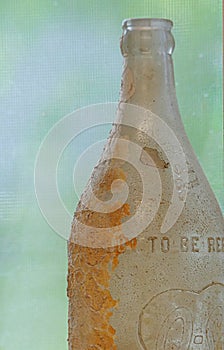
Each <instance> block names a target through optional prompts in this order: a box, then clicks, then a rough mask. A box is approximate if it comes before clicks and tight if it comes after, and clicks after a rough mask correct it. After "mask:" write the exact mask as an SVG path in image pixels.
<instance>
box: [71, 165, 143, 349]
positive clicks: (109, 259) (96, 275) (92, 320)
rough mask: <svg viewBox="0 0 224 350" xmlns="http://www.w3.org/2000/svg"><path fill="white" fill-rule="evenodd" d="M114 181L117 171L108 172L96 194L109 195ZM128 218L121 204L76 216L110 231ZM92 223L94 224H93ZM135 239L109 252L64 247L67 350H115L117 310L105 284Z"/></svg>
mask: <svg viewBox="0 0 224 350" xmlns="http://www.w3.org/2000/svg"><path fill="white" fill-rule="evenodd" d="M115 179H122V180H125V179H126V176H125V174H124V172H123V170H122V169H121V168H111V169H109V170H108V171H107V172H106V174H105V176H104V177H103V179H102V180H101V181H100V183H99V184H98V189H97V191H96V193H98V194H102V192H107V191H110V188H111V184H112V182H113V181H114V180H115ZM128 215H130V207H129V204H128V203H125V204H124V205H123V206H122V207H121V208H120V209H118V210H116V211H114V212H111V213H108V214H106V215H105V214H103V215H101V214H100V213H93V212H90V211H88V210H82V211H79V212H77V213H76V217H77V216H78V218H79V220H81V221H82V222H83V223H85V224H86V225H90V224H91V225H92V221H94V225H95V226H96V227H112V226H116V225H121V224H122V219H123V218H124V217H126V216H128ZM93 219H94V220H93ZM136 244H137V240H136V238H135V239H133V240H131V241H129V242H127V243H126V244H122V245H118V246H116V247H110V248H106V249H104V248H89V247H84V246H80V245H77V244H75V243H73V242H71V241H69V243H68V254H69V267H68V297H69V338H68V341H69V350H115V349H117V346H116V344H115V337H116V332H115V329H114V328H113V327H112V326H111V324H110V317H111V316H112V311H113V308H115V307H118V301H117V300H114V299H113V297H112V295H111V293H110V290H109V283H110V278H111V273H112V272H113V271H114V269H116V266H117V265H118V264H119V255H120V254H123V253H124V252H125V251H126V249H127V248H129V249H134V248H135V247H136Z"/></svg>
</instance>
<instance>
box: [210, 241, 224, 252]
mask: <svg viewBox="0 0 224 350" xmlns="http://www.w3.org/2000/svg"><path fill="white" fill-rule="evenodd" d="M208 252H209V253H212V252H215V253H221V252H224V237H208Z"/></svg>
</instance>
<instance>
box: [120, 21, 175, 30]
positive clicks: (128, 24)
mask: <svg viewBox="0 0 224 350" xmlns="http://www.w3.org/2000/svg"><path fill="white" fill-rule="evenodd" d="M172 27H173V22H172V21H171V20H169V19H165V18H129V19H125V20H124V21H123V22H122V29H123V30H146V29H148V30H149V29H163V30H167V31H170V30H171V29H172Z"/></svg>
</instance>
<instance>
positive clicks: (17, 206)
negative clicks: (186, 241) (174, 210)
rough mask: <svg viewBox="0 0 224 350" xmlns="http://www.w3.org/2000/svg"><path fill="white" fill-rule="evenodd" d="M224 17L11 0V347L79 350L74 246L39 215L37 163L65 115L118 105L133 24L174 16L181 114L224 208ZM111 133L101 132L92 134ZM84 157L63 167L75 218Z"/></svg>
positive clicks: (7, 160) (216, 7)
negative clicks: (70, 336)
mask: <svg viewBox="0 0 224 350" xmlns="http://www.w3.org/2000/svg"><path fill="white" fill-rule="evenodd" d="M221 10H222V9H221V1H220V0H189V1H187V0H185V1H184V0H173V1H172V0H155V1H154V0H151V1H131V0H130V1H128V0H126V1H120V0H119V1H118V0H114V1H111V0H110V1H109V0H108V1H93V0H91V1H87V0H82V1H74V0H73V1H72V0H67V1H66V0H61V1H60V0H58V1H50V0H39V1H32V0H17V1H13V0H8V1H3V0H1V1H0V67H1V71H0V100H1V103H0V110H1V114H0V116H1V140H0V147H1V158H0V162H1V179H0V184H1V187H0V219H1V234H0V262H1V264H0V310H1V318H0V350H15V349H18V350H20V349H23V350H25V349H29V350H39V349H41V350H57V349H58V350H59V349H60V350H62V349H66V348H67V343H66V338H67V298H66V273H67V271H66V269H67V267H66V264H67V258H66V241H65V240H63V239H62V238H60V237H59V236H58V235H57V234H55V233H54V232H53V230H52V229H51V228H50V227H49V225H48V224H47V222H46V221H45V220H44V218H43V217H42V215H41V213H40V210H39V208H38V204H37V201H36V197H35V190H34V185H33V183H34V181H33V173H34V163H35V157H36V154H37V151H38V148H39V145H40V143H41V140H42V139H43V138H44V136H45V135H46V134H47V132H48V131H49V129H50V128H51V127H52V126H53V125H54V124H55V123H56V122H57V121H58V120H60V119H61V118H62V117H63V116H64V115H66V114H67V113H69V112H71V111H73V110H76V109H77V108H80V107H83V106H86V105H90V104H93V103H101V102H110V101H117V100H118V97H119V89H120V78H121V71H122V57H121V54H120V50H119V38H120V36H121V22H122V20H123V19H124V18H128V17H165V18H170V19H172V20H173V22H174V29H173V34H174V36H175V41H176V48H175V51H174V54H173V58H174V64H175V77H176V86H177V95H178V101H179V105H180V111H181V115H182V118H183V121H184V124H185V126H186V130H187V133H188V135H189V138H190V141H191V143H192V145H193V147H194V149H195V151H196V153H197V155H198V157H199V160H200V162H201V165H202V166H203V168H204V171H205V173H206V175H207V177H208V179H209V181H210V183H211V185H212V188H213V189H214V191H215V194H216V196H217V198H218V200H219V202H220V204H221V205H222V208H224V206H223V183H222V156H223V143H222V142H223V141H222V134H223V124H222V123H223V120H222V45H221V43H222V22H221V21H222V18H221V13H222V11H221ZM107 131H108V130H106V129H105V128H98V129H96V130H94V135H93V136H92V138H93V139H94V140H97V139H101V138H105V137H106V136H107ZM85 139H86V138H85V136H83V137H81V136H80V139H79V146H80V144H81V145H82V147H81V146H80V149H81V148H82V149H85V147H86V146H87V143H86V140H85ZM91 140H92V139H91ZM80 149H78V150H80ZM77 156H78V151H77V150H76V151H74V153H73V152H70V153H69V156H68V155H67V159H66V157H65V159H64V162H63V166H61V167H60V169H61V171H59V175H60V181H59V184H61V185H60V186H61V187H60V190H61V196H62V198H63V200H64V202H65V205H66V206H67V208H68V209H69V210H70V212H72V211H73V210H74V208H75V206H76V203H77V195H76V194H75V192H74V189H73V185H72V168H71V164H72V165H74V163H75V159H76V157H77ZM83 166H84V167H85V165H83ZM87 175H88V174H87ZM52 205H53V204H52Z"/></svg>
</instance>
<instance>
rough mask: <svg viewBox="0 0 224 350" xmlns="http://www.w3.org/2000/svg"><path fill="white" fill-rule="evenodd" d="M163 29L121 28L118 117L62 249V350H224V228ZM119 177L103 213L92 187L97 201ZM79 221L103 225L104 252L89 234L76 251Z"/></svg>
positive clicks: (144, 24) (154, 24) (146, 23)
mask: <svg viewBox="0 0 224 350" xmlns="http://www.w3.org/2000/svg"><path fill="white" fill-rule="evenodd" d="M171 26H172V25H171V23H170V21H166V20H156V19H155V20H154V19H151V20H148V19H136V20H128V21H126V22H125V23H124V34H123V37H122V40H121V49H122V53H123V55H124V57H125V63H124V73H123V78H122V89H121V103H120V105H119V108H118V119H117V122H116V123H115V126H114V128H113V130H112V132H111V135H110V137H109V140H108V143H107V145H106V147H105V150H104V153H103V155H102V158H101V161H100V162H99V164H98V165H97V166H96V168H95V169H94V171H93V174H92V177H91V179H90V181H89V184H88V185H87V188H86V190H85V192H84V194H83V196H82V198H81V201H80V203H79V205H78V208H77V210H76V213H75V216H74V221H73V226H72V233H71V237H70V241H69V244H68V251H69V275H68V282H69V283H68V296H69V349H70V350H73V349H118V350H119V349H120V350H121V349H122V350H125V349H133V350H135V349H150V350H152V349H174V348H177V349H178V348H179V349H182V350H184V349H195V350H197V349H203V350H204V349H216V350H218V349H222V348H223V347H224V271H223V261H224V222H223V217H222V214H221V211H220V209H219V206H218V204H217V202H216V200H215V198H214V195H213V193H212V191H211V188H210V186H209V184H208V182H207V180H206V178H205V176H204V174H203V172H202V170H201V168H200V166H199V164H198V161H197V159H196V157H195V155H194V153H193V150H192V148H191V146H190V144H189V141H188V139H187V136H186V134H185V131H184V128H183V125H182V123H181V119H180V116H179V111H178V106H177V101H176V96H175V87H174V80H173V70H172V69H173V68H172V58H171V54H172V51H173V46H174V42H173V38H172V35H171V33H170V29H171ZM132 106H133V107H132ZM130 119H132V122H130ZM133 120H134V122H133ZM164 123H165V124H164ZM161 130H163V132H162V133H161ZM175 137H176V138H175ZM133 144H134V145H138V147H137V150H136V151H135V148H133V147H134V146H133ZM133 158H138V162H137V163H136V162H135V160H133ZM124 159H125V160H124ZM141 175H142V176H141ZM158 179H159V180H158ZM117 180H120V181H124V182H125V183H126V184H127V186H128V189H129V193H128V196H127V199H126V200H125V202H124V203H123V202H122V203H121V204H120V206H119V205H117V203H118V202H119V200H117V202H116V201H115V202H116V203H115V202H112V204H110V208H109V209H107V210H105V212H103V213H102V212H100V209H99V208H101V207H100V206H98V202H96V201H95V199H94V200H93V199H92V197H91V196H89V195H88V192H90V187H91V188H93V192H94V195H95V196H96V197H97V198H98V199H100V200H101V202H105V203H106V201H108V200H109V199H110V195H111V188H112V186H113V185H114V186H115V192H116V186H117V191H118V192H119V189H121V186H122V183H119V182H116V181H117ZM157 187H158V190H157ZM154 189H155V190H154ZM175 195H176V196H175ZM143 198H144V201H143ZM93 202H94V203H95V210H92V209H89V207H90V206H91V205H90V203H91V204H92V203H93ZM139 208H141V210H139ZM170 208H171V210H170ZM180 208H181V210H180ZM169 210H170V211H169ZM167 214H169V215H168V216H169V218H168V220H167V221H165V223H164V218H166V217H167ZM134 215H135V216H137V220H136V221H135V222H134V224H133V225H132V226H128V222H129V221H130V218H131V217H132V216H134ZM145 218H147V219H148V222H147V220H145ZM145 221H146V223H147V224H145V225H144V224H143V225H142V226H141V224H142V223H144V222H145ZM80 222H81V223H84V224H85V225H87V226H88V227H92V231H94V230H96V229H97V228H99V227H100V228H101V233H100V234H99V235H101V237H102V235H103V237H104V239H105V237H107V235H108V232H109V238H108V241H107V243H106V244H105V246H104V245H103V244H102V241H100V240H99V242H100V243H99V242H98V243H99V244H97V245H95V246H94V244H93V240H94V242H95V236H93V237H92V238H91V239H92V240H91V239H90V241H89V242H88V244H86V245H85V246H84V245H80V244H78V243H77V242H78V241H77V235H78V236H81V235H82V234H83V232H82V230H81V228H80V227H79V223H80ZM126 224H127V225H126ZM125 225H126V226H125ZM139 227H142V229H139ZM108 228H109V229H111V231H108ZM137 228H138V229H137ZM132 230H133V231H136V232H130V231H132ZM103 232H104V234H103ZM118 233H119V234H118ZM110 234H111V235H113V234H116V239H115V240H113V244H112V243H111V242H112V240H111V235H110ZM90 236H91V234H90ZM93 238H94V239H93Z"/></svg>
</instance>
